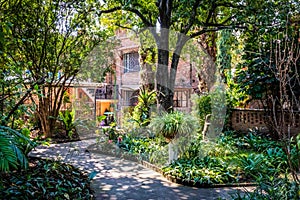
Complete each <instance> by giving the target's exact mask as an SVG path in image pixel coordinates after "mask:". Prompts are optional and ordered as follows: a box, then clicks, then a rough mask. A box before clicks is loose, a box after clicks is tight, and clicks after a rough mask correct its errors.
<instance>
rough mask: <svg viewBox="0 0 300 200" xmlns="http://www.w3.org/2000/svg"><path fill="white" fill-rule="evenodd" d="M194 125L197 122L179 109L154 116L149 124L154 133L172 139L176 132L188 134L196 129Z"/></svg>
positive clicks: (181, 134) (182, 134)
mask: <svg viewBox="0 0 300 200" xmlns="http://www.w3.org/2000/svg"><path fill="white" fill-rule="evenodd" d="M196 126H197V122H196V120H195V119H194V118H193V117H192V116H191V115H188V114H185V113H183V112H179V111H174V112H171V113H163V114H162V115H160V116H156V117H155V118H153V119H152V121H151V124H150V127H151V128H152V129H153V130H154V132H155V133H156V134H158V135H162V136H163V137H165V138H167V139H173V138H174V137H175V136H176V135H178V134H179V135H180V136H184V135H189V134H191V133H193V132H194V131H195V130H196Z"/></svg>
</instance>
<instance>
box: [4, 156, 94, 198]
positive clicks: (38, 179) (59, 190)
mask: <svg viewBox="0 0 300 200" xmlns="http://www.w3.org/2000/svg"><path fill="white" fill-rule="evenodd" d="M0 176H1V183H0V195H1V198H3V199H94V195H93V191H92V189H91V188H90V179H89V177H88V175H87V174H84V173H82V172H81V171H79V169H77V168H75V167H73V166H72V165H68V164H63V163H61V162H59V161H51V160H42V159H33V158H30V159H29V167H28V169H27V170H15V171H11V172H0Z"/></svg>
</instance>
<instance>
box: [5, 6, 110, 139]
mask: <svg viewBox="0 0 300 200" xmlns="http://www.w3.org/2000/svg"><path fill="white" fill-rule="evenodd" d="M0 5H1V13H2V14H1V15H0V16H1V19H0V20H1V22H4V23H6V24H9V27H8V28H7V29H6V30H7V31H6V33H5V36H4V37H5V43H4V46H5V48H3V52H2V53H1V62H0V64H1V69H4V71H3V72H6V73H12V72H13V70H11V69H10V68H11V66H14V67H15V69H17V70H15V72H16V71H17V72H18V75H17V76H14V75H11V74H6V75H5V76H7V77H15V78H17V80H18V81H19V82H20V83H21V84H22V87H23V91H27V92H25V93H24V92H23V93H22V95H24V96H25V95H26V96H30V101H31V102H32V104H33V105H34V107H35V109H36V112H35V114H36V115H37V118H38V121H39V122H40V125H41V129H42V132H43V133H44V134H45V136H46V137H51V136H52V134H53V132H54V128H55V125H56V124H55V123H56V120H57V117H58V114H59V109H60V107H61V105H62V101H63V96H64V93H65V92H66V90H67V88H68V87H69V86H70V84H71V83H72V81H73V80H74V78H75V77H76V75H77V74H78V72H79V71H80V68H81V64H82V62H83V60H84V58H85V56H86V55H87V54H88V53H89V52H90V51H91V49H92V48H93V47H94V46H95V45H97V44H98V43H99V41H100V40H101V39H103V36H104V35H105V31H102V32H101V31H99V30H98V29H97V27H96V26H95V25H94V26H92V24H95V23H94V16H93V12H90V11H91V10H92V7H93V4H92V2H91V1H77V0H72V1H68V0H53V1H51V0H46V1H42V0H33V1H32V0H24V1H19V0H12V1H1V4H0ZM21 100H22V101H23V102H20V103H18V104H19V105H22V103H24V100H25V99H21ZM19 105H16V106H17V107H19ZM12 112H14V111H12ZM8 117H10V116H8ZM6 119H7V120H9V119H8V118H7V117H6Z"/></svg>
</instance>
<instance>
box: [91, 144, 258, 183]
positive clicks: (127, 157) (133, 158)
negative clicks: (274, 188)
mask: <svg viewBox="0 0 300 200" xmlns="http://www.w3.org/2000/svg"><path fill="white" fill-rule="evenodd" d="M97 145H100V144H97V143H95V144H92V145H90V146H88V147H87V150H88V151H90V152H91V153H99V154H102V155H107V156H112V157H116V158H121V159H124V160H129V161H132V162H137V163H139V164H141V165H143V166H145V167H147V168H149V169H152V170H153V171H155V172H158V173H160V174H162V175H163V176H164V177H165V178H166V179H167V180H169V181H171V182H173V183H177V184H181V185H184V186H190V187H197V188H221V187H253V186H257V185H258V184H257V183H253V182H249V183H248V182H244V183H226V184H211V185H207V184H200V183H197V182H196V183H195V182H194V181H193V180H183V179H180V178H176V177H174V176H171V175H165V174H164V173H163V171H162V169H161V168H159V167H157V166H156V165H154V164H152V163H150V162H148V161H145V160H141V159H139V158H138V156H135V155H132V154H130V153H128V154H124V152H126V151H124V150H122V149H121V148H119V147H118V146H117V145H115V146H116V148H114V149H118V150H119V151H118V152H110V151H103V150H101V149H99V148H97ZM112 146H113V145H112Z"/></svg>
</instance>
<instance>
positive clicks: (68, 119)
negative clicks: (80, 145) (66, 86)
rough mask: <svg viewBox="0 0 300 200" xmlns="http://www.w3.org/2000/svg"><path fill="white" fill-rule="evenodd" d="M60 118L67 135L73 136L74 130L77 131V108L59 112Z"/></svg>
mask: <svg viewBox="0 0 300 200" xmlns="http://www.w3.org/2000/svg"><path fill="white" fill-rule="evenodd" d="M59 120H60V121H61V122H62V123H63V125H64V128H65V131H66V135H68V136H69V137H72V134H73V131H75V128H76V124H75V109H73V110H72V111H70V110H65V111H60V112H59Z"/></svg>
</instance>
